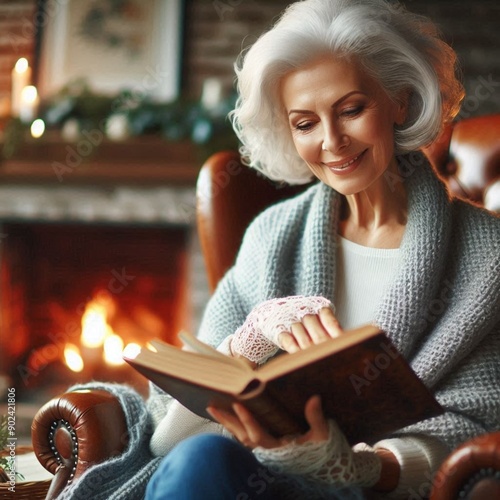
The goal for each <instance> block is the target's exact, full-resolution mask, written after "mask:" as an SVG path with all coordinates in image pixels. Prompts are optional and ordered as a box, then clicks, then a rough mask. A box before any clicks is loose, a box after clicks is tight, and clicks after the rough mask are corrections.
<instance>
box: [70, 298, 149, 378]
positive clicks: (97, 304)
mask: <svg viewBox="0 0 500 500" xmlns="http://www.w3.org/2000/svg"><path fill="white" fill-rule="evenodd" d="M115 309H116V304H115V303H114V300H113V298H112V297H110V296H107V295H103V294H99V296H98V298H95V299H92V300H91V301H90V302H89V303H88V304H87V306H86V308H85V311H84V313H83V315H82V321H81V324H82V333H81V336H80V342H81V348H82V352H81V351H80V349H79V348H78V346H76V345H74V344H67V345H66V346H65V348H64V359H65V362H66V365H67V366H68V367H69V368H70V369H71V370H72V371H74V372H81V371H82V370H83V369H84V358H85V355H86V354H88V353H89V350H90V351H91V355H92V357H93V358H94V360H95V356H96V355H99V356H102V359H103V361H104V362H105V363H107V364H108V365H109V366H119V365H122V364H124V361H123V358H122V356H123V353H124V352H126V353H127V355H128V354H133V353H137V352H138V351H139V350H140V346H139V345H138V344H136V343H133V342H131V343H128V344H127V345H126V346H125V343H124V340H123V339H122V338H121V337H120V336H119V335H118V334H117V333H116V332H114V331H113V328H112V327H111V325H110V324H109V320H110V317H111V316H112V315H113V313H114V312H115Z"/></svg>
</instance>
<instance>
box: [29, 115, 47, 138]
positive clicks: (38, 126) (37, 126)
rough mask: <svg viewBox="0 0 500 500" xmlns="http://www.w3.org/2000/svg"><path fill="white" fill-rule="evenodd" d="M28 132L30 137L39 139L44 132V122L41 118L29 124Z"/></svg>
mask: <svg viewBox="0 0 500 500" xmlns="http://www.w3.org/2000/svg"><path fill="white" fill-rule="evenodd" d="M30 131H31V136H32V137H33V138H34V139H39V138H40V137H42V135H43V134H44V132H45V122H44V121H43V120H42V119H41V118H37V119H36V120H35V121H34V122H33V123H32V124H31V128H30Z"/></svg>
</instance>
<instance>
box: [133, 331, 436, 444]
mask: <svg viewBox="0 0 500 500" xmlns="http://www.w3.org/2000/svg"><path fill="white" fill-rule="evenodd" d="M181 338H182V340H183V341H184V343H185V344H188V346H189V348H190V349H191V350H181V349H179V348H178V347H174V346H171V345H169V344H166V343H164V342H161V341H157V340H155V341H152V342H151V345H152V347H153V348H154V349H155V351H156V352H153V351H152V350H149V349H142V350H141V352H140V353H139V354H138V355H137V356H135V357H133V358H132V357H130V358H127V357H125V358H124V359H125V361H127V362H128V363H129V364H130V365H132V366H133V367H134V368H135V369H137V370H138V371H139V372H140V373H142V374H143V375H145V376H146V377H147V378H149V379H150V380H151V381H152V382H153V383H155V384H156V385H158V386H159V387H161V388H162V389H163V390H164V391H166V392H167V393H169V394H171V395H172V396H173V397H174V398H175V399H177V400H178V401H180V402H181V403H182V404H183V405H184V406H186V407H187V408H189V409H190V410H191V411H193V412H194V413H196V414H198V415H200V416H202V417H205V418H211V417H210V415H209V414H208V413H207V412H206V410H205V408H206V407H207V406H214V407H219V408H222V409H225V410H228V411H232V410H231V404H232V402H234V401H239V402H241V403H243V404H244V405H245V406H246V407H247V408H248V409H249V410H250V411H251V412H252V413H253V414H254V416H255V418H256V419H257V420H258V421H259V422H260V423H261V424H262V425H263V426H264V427H265V428H267V429H268V430H269V431H270V432H271V433H272V434H274V435H275V436H281V435H285V434H294V433H301V432H304V431H306V430H307V428H308V426H307V423H306V421H305V418H304V405H305V403H306V401H307V400H308V399H309V398H310V397H311V396H312V395H315V394H319V395H320V396H321V400H322V405H323V410H324V412H325V414H326V415H327V416H328V417H330V418H333V419H335V420H336V421H337V423H338V425H339V426H340V428H341V429H342V431H343V432H344V434H345V436H346V437H347V439H348V441H349V442H350V443H351V444H353V443H357V442H360V441H366V442H370V441H373V440H375V439H377V438H379V437H382V436H384V435H387V433H389V432H391V431H394V430H396V429H399V428H401V427H404V426H406V425H410V424H412V423H415V422H418V421H420V420H424V419H426V418H429V417H433V416H436V415H439V414H440V413H442V411H443V410H442V408H441V406H440V405H439V404H438V402H437V401H436V400H435V398H434V397H433V395H432V394H431V393H430V391H429V390H428V389H427V388H426V387H425V385H424V384H423V383H422V381H421V380H420V379H419V378H418V377H417V376H416V374H415V373H414V372H413V370H412V369H411V367H410V366H409V364H408V363H407V362H406V361H405V359H404V358H403V356H401V355H400V354H399V353H398V351H397V350H396V348H395V347H394V345H393V344H392V343H391V342H390V340H389V339H388V338H387V336H386V335H385V334H384V333H383V332H382V331H380V330H379V329H377V328H376V327H374V326H371V325H367V326H363V327H361V328H357V329H354V330H350V331H348V332H346V333H344V335H342V336H340V337H338V338H335V339H329V340H327V341H325V342H323V343H321V344H317V345H313V346H311V347H309V348H307V349H305V350H302V351H299V352H296V353H293V354H286V353H285V354H282V355H279V356H277V357H275V358H273V359H271V360H270V361H268V362H267V363H266V364H265V365H263V366H260V367H258V368H256V369H252V368H251V367H250V365H249V364H248V363H247V362H246V361H245V360H243V359H237V358H232V357H229V356H226V355H224V354H221V353H220V352H218V351H216V350H215V349H213V348H212V347H210V346H208V345H206V344H204V343H202V342H200V341H199V340H198V339H196V338H195V337H193V336H189V335H184V337H182V336H181Z"/></svg>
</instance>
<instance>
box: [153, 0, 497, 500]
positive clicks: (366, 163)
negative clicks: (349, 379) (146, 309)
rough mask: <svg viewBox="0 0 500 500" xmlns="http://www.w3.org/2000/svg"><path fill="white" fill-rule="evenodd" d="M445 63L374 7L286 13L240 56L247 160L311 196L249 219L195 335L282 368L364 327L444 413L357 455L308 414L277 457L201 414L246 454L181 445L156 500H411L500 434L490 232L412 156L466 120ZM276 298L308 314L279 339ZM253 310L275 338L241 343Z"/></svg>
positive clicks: (426, 42) (239, 126)
mask: <svg viewBox="0 0 500 500" xmlns="http://www.w3.org/2000/svg"><path fill="white" fill-rule="evenodd" d="M455 59H456V58H455V54H454V52H453V51H452V49H451V48H450V47H449V46H447V45H446V44H445V43H444V42H443V41H442V40H440V39H439V37H438V36H437V33H436V29H435V27H434V26H433V25H432V24H431V23H430V22H429V21H427V20H426V19H424V18H422V17H419V16H416V15H413V14H410V13H408V12H407V11H405V10H404V9H403V8H402V7H400V6H397V5H394V4H389V3H386V2H384V1H383V0H378V1H377V0H307V1H304V2H298V3H295V4H293V5H291V6H290V7H289V8H288V9H287V10H286V12H285V13H284V15H283V16H282V17H281V19H280V20H279V22H278V23H277V24H276V25H275V26H274V28H273V29H271V30H270V31H269V32H268V33H266V34H264V35H263V36H262V37H261V38H260V39H259V40H258V41H257V42H256V43H255V44H254V45H253V46H252V47H251V48H250V50H249V51H248V52H247V53H246V54H245V55H244V57H243V58H242V61H241V64H240V65H239V67H238V68H237V76H238V90H239V95H240V97H239V101H238V104H237V107H236V109H235V111H234V112H233V115H232V117H233V122H234V127H235V130H236V131H237V133H238V135H239V137H240V139H241V142H242V144H243V150H242V153H243V155H244V157H245V158H247V160H248V163H249V165H250V166H252V167H255V168H257V169H259V170H261V171H262V172H263V173H264V174H265V175H267V176H268V177H270V178H271V179H273V180H277V181H285V182H288V183H305V182H308V181H310V180H311V177H312V176H314V177H316V178H318V179H319V180H320V181H321V182H319V183H317V184H315V185H314V186H313V187H311V188H310V189H308V190H307V191H306V192H305V193H304V194H302V195H299V196H298V197H296V198H294V199H291V200H289V201H286V202H283V203H280V204H278V205H276V206H274V207H272V208H270V209H268V210H267V211H266V212H264V213H263V214H262V215H261V216H259V217H258V218H257V219H256V220H255V221H254V223H253V224H252V225H251V227H250V228H249V229H248V231H247V233H246V235H245V238H244V241H243V245H242V247H241V250H240V252H239V256H238V259H237V262H236V264H235V266H234V267H233V268H232V269H231V270H230V271H229V272H228V273H227V275H226V276H225V278H224V279H223V280H222V282H221V283H220V285H219V287H218V288H217V290H216V293H215V295H214V297H213V299H212V300H211V302H210V303H209V305H208V308H207V311H206V314H205V318H204V322H203V325H202V329H201V337H202V339H204V340H206V341H208V342H210V343H212V344H214V345H215V344H219V343H220V342H222V346H221V349H226V350H228V352H230V353H232V354H233V355H244V356H246V357H248V358H249V359H251V360H252V361H255V362H260V361H262V360H263V359H265V358H266V357H267V355H270V354H273V353H274V352H275V351H274V350H273V347H274V346H276V345H279V346H280V347H281V348H283V349H285V350H287V351H289V352H293V351H295V350H297V349H303V348H307V346H308V345H310V344H311V343H316V342H320V341H322V340H323V339H324V338H327V337H328V336H335V335H339V334H342V330H341V329H347V328H351V327H354V326H359V325H360V324H362V323H366V322H373V323H375V324H377V325H378V326H379V327H380V328H382V329H383V330H384V331H385V332H386V333H387V335H388V336H389V337H390V338H391V339H392V341H393V342H394V343H395V344H396V346H397V347H398V349H399V350H400V351H401V352H402V353H403V355H404V356H405V357H407V358H408V359H409V361H410V362H411V365H412V367H413V369H414V370H415V371H416V373H417V374H418V375H419V376H420V377H421V378H422V380H423V381H424V382H425V384H426V385H427V386H428V387H430V388H432V390H433V391H434V393H435V395H436V397H437V399H438V400H439V401H440V402H441V404H442V405H443V406H444V408H445V410H446V412H445V414H444V415H442V416H439V417H437V418H433V419H429V420H427V421H424V422H421V423H419V424H417V425H413V426H411V427H409V428H405V429H401V430H400V431H399V432H397V433H395V434H394V435H391V436H387V439H384V440H383V441H380V442H376V443H370V445H371V446H368V445H363V446H362V447H361V446H356V447H355V448H354V449H351V448H349V446H348V445H347V443H346V441H345V439H344V437H343V435H342V433H341V431H340V430H339V429H338V428H337V427H336V426H335V423H334V422H331V421H330V422H328V421H326V420H325V418H324V417H323V415H322V413H321V403H320V401H318V400H317V399H316V398H313V399H312V400H310V401H309V403H308V404H307V405H306V408H305V415H306V418H307V420H308V422H309V424H310V431H309V432H308V433H307V434H305V435H304V436H293V439H292V438H291V439H290V440H281V441H280V440H276V439H274V438H272V437H271V436H270V435H269V434H268V433H267V432H266V429H262V428H260V426H259V425H258V424H257V423H256V421H255V420H254V419H253V417H252V415H251V414H250V413H249V412H248V411H246V410H245V408H243V407H241V406H238V405H236V406H235V408H234V410H235V415H230V414H227V413H224V412H222V411H220V410H216V409H215V408H212V409H210V411H211V413H212V415H213V416H214V417H215V418H216V419H217V420H218V421H219V422H221V423H222V424H223V425H224V426H225V428H226V429H227V430H228V431H229V432H230V433H231V434H232V435H233V436H235V437H236V439H237V440H238V441H240V442H241V443H243V444H244V445H245V446H246V448H245V447H243V446H240V445H237V444H235V443H234V442H229V441H226V440H225V438H221V437H210V438H208V437H206V436H200V437H195V438H191V439H189V440H187V441H185V442H184V443H182V444H181V445H179V446H178V447H177V448H175V449H174V451H173V452H172V453H171V454H169V456H168V457H167V459H166V460H165V462H164V464H163V465H162V467H161V468H160V470H159V472H157V474H156V475H155V476H154V478H153V480H152V481H151V483H150V485H149V491H148V493H149V495H150V496H149V498H181V497H182V498H205V499H206V498H267V497H269V498H280V497H283V498H292V496H291V495H292V492H293V494H294V495H295V496H296V497H297V498H306V497H312V498H322V497H325V498H327V497H328V498H333V497H335V495H339V497H342V498H345V497H347V496H348V495H350V494H351V495H354V494H355V492H356V491H358V492H359V491H360V490H359V487H365V488H370V489H372V490H374V491H379V492H385V495H384V496H386V497H388V498H389V497H390V498H408V497H409V496H411V494H412V492H414V493H415V494H416V492H418V491H419V490H420V491H421V490H422V486H423V485H424V484H427V485H429V482H430V480H431V478H432V474H433V472H434V471H435V470H436V467H437V466H438V465H439V464H440V462H441V461H442V459H443V458H444V456H445V455H446V454H447V453H449V451H450V450H451V449H452V448H453V447H455V446H457V445H458V444H459V443H461V442H463V441H464V440H466V439H468V438H471V437H473V436H476V435H478V434H480V433H483V432H486V431H491V430H494V429H498V428H499V412H500V390H499V387H500V361H499V360H500V337H499V333H500V314H499V308H498V298H499V291H500V274H499V269H500V268H499V266H500V251H499V250H500V249H499V240H500V223H499V220H498V219H496V218H495V217H494V216H492V215H490V214H489V213H487V212H485V211H483V210H480V209H478V208H476V207H473V206H471V205H468V204H466V203H464V202H461V201H458V200H450V199H449V197H448V194H447V192H446V189H445V187H444V186H443V184H442V183H441V182H440V181H439V180H438V178H437V177H436V175H435V174H434V172H433V171H432V170H431V168H430V167H429V165H428V163H427V161H426V160H425V158H424V156H423V155H422V154H421V153H419V152H418V151H419V150H420V149H421V148H422V147H424V146H426V145H428V144H430V143H431V142H432V141H433V140H434V139H435V138H436V136H437V135H438V133H439V131H440V127H441V125H442V123H443V122H446V121H448V120H451V119H452V118H453V117H454V116H455V114H456V113H457V112H458V110H459V103H460V100H461V98H462V94H463V93H462V87H461V85H460V83H459V82H458V81H457V80H456V78H455V73H454V72H455ZM298 295H300V297H296V296H298ZM292 296H295V297H292ZM318 296H320V297H325V298H328V299H330V300H331V302H332V303H333V306H334V307H333V310H334V311H335V312H334V313H333V312H332V309H331V308H328V307H324V305H325V304H324V303H323V304H321V302H320V303H319V304H316V305H314V304H315V302H314V300H316V299H313V298H312V297H318ZM276 297H289V299H288V300H289V301H290V304H292V306H295V308H296V309H298V307H297V306H298V305H299V304H302V305H304V304H305V305H306V306H307V307H309V309H308V312H309V314H307V315H305V316H304V317H300V316H298V315H294V314H293V312H292V313H290V315H289V317H288V318H286V317H285V318H283V317H282V318H280V321H278V322H277V324H279V325H281V329H280V328H276V325H275V324H274V323H276V322H274V323H273V321H272V319H273V315H275V314H281V315H282V316H283V312H280V310H279V308H276V307H274V308H273V305H274V304H273V301H272V300H268V299H272V298H276ZM266 301H267V302H266ZM255 306H257V307H256V308H255ZM252 309H253V311H252ZM290 310H291V311H293V310H294V307H291V308H290ZM251 311H252V312H251ZM436 311H437V314H436ZM250 312H251V316H254V317H255V316H258V315H261V316H262V315H264V316H267V317H268V319H269V320H270V322H271V323H273V326H271V327H270V328H267V329H266V328H264V329H262V331H258V332H256V331H255V328H254V329H253V330H252V328H248V327H246V326H245V325H248V319H247V315H248V314H249V313H250ZM246 319H247V323H245V320H246ZM242 324H243V325H244V326H243V327H241V325H242ZM233 332H236V333H234V334H233ZM249 450H252V451H253V456H252V453H251V451H249ZM254 457H255V458H254ZM183 464H184V465H185V467H183ZM189 464H191V465H189ZM190 478H192V479H190ZM424 489H425V488H424ZM173 491H174V492H178V495H179V496H178V497H176V496H175V494H173V493H172V492H173ZM428 491H429V488H428V487H427V491H426V492H425V493H428ZM420 494H422V493H420ZM266 495H267V496H266Z"/></svg>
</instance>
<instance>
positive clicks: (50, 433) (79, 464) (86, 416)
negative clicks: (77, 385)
mask: <svg viewBox="0 0 500 500" xmlns="http://www.w3.org/2000/svg"><path fill="white" fill-rule="evenodd" d="M31 437H32V443H33V449H34V451H35V454H36V456H37V458H38V460H39V462H40V463H41V464H42V465H43V466H44V467H45V468H46V469H47V470H48V471H49V472H52V473H53V474H54V478H53V480H52V484H51V486H50V490H49V493H48V495H47V498H48V499H49V498H55V497H56V496H57V495H58V494H59V493H60V492H61V491H62V490H63V489H64V487H65V486H66V485H68V484H69V483H71V481H72V480H73V479H76V478H78V477H79V476H81V475H82V474H83V473H84V472H85V471H86V470H87V469H88V468H89V467H90V466H92V465H94V464H96V463H99V462H102V461H104V460H106V459H108V458H110V457H111V456H113V455H118V454H120V453H121V452H122V451H123V450H124V449H125V446H126V444H127V442H128V434H127V426H126V421H125V415H124V414H123V411H122V408H121V406H120V403H119V402H118V400H117V399H116V398H115V397H114V396H113V395H112V394H110V393H109V392H106V391H101V390H94V391H89V390H81V391H74V392H68V393H66V394H63V395H61V396H59V397H57V398H54V399H52V400H51V401H49V402H48V403H47V404H45V405H44V406H43V407H42V408H41V409H40V410H39V411H38V412H37V414H36V415H35V418H34V419H33V423H32V425H31Z"/></svg>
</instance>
